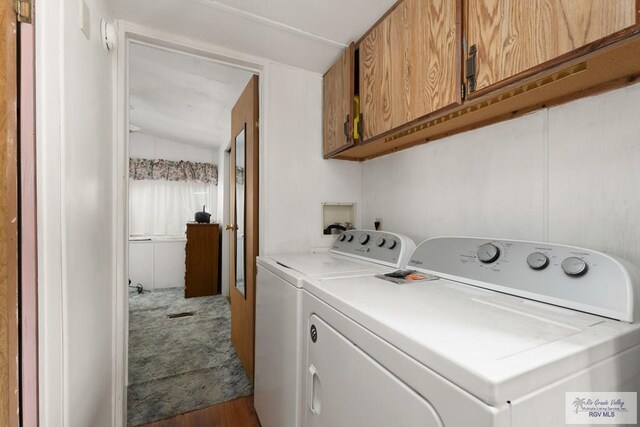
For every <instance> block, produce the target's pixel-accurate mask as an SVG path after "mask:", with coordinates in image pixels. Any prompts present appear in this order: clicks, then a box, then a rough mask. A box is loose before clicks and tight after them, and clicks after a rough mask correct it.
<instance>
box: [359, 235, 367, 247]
mask: <svg viewBox="0 0 640 427" xmlns="http://www.w3.org/2000/svg"><path fill="white" fill-rule="evenodd" d="M368 242H369V235H368V234H367V233H364V234H363V235H361V236H360V244H361V245H366V244H367V243H368Z"/></svg>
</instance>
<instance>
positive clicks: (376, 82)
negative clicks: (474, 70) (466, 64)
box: [359, 0, 461, 141]
mask: <svg viewBox="0 0 640 427" xmlns="http://www.w3.org/2000/svg"><path fill="white" fill-rule="evenodd" d="M460 13H461V6H460V4H459V1H455V0H403V1H402V2H400V3H398V4H397V6H396V7H395V8H394V9H393V10H392V11H391V12H390V13H389V14H388V15H387V16H386V17H385V18H384V19H382V20H381V21H380V22H379V23H378V24H377V25H376V26H375V27H374V28H373V29H372V30H371V31H370V32H369V34H367V35H366V36H365V38H364V39H363V40H362V42H361V43H360V45H359V54H360V73H359V74H360V110H361V112H362V116H363V117H362V127H363V140H364V141H366V140H368V139H371V138H374V137H376V136H379V135H381V134H384V133H386V132H388V131H390V130H392V129H394V128H397V127H399V126H402V125H405V124H407V123H410V122H412V121H414V120H416V119H419V118H421V117H423V116H426V115H427V114H430V113H433V112H436V111H438V110H441V109H443V108H447V107H450V106H453V105H458V104H460V102H461V93H460V84H461V81H460V80H461V77H460V60H461V59H460V58H461V52H460V46H461V44H460V40H461V26H460Z"/></svg>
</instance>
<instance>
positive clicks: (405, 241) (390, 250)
mask: <svg viewBox="0 0 640 427" xmlns="http://www.w3.org/2000/svg"><path fill="white" fill-rule="evenodd" d="M414 249H415V244H414V243H413V241H412V240H411V239H409V238H408V237H406V236H402V235H400V234H395V233H389V232H386V231H374V230H348V231H345V232H344V233H342V234H340V235H339V236H337V237H336V239H335V240H334V242H333V246H332V247H331V252H333V253H336V254H341V255H347V256H355V257H357V258H363V259H366V260H367V261H372V262H377V263H380V264H384V265H388V266H391V267H397V268H402V267H404V266H405V265H406V263H407V261H408V258H409V255H410V254H411V253H412V252H413V250H414Z"/></svg>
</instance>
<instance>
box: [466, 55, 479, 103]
mask: <svg viewBox="0 0 640 427" xmlns="http://www.w3.org/2000/svg"><path fill="white" fill-rule="evenodd" d="M477 53H478V48H477V46H476V45H475V44H472V45H471V47H469V56H468V57H467V60H466V64H465V65H466V69H467V72H466V77H467V82H468V83H469V92H473V91H475V90H476V54H477Z"/></svg>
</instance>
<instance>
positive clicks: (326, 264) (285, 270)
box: [258, 252, 391, 287]
mask: <svg viewBox="0 0 640 427" xmlns="http://www.w3.org/2000/svg"><path fill="white" fill-rule="evenodd" d="M258 263H259V264H260V265H262V266H263V267H266V268H268V269H269V270H270V271H271V272H273V273H275V274H277V275H278V276H280V277H282V278H283V279H285V280H286V281H287V282H289V283H291V284H293V285H295V286H297V287H302V280H303V278H304V277H307V276H310V277H321V276H322V277H324V276H327V277H335V276H338V277H342V276H347V275H354V274H372V273H377V272H380V271H390V270H391V268H389V267H387V266H383V265H379V264H374V263H372V262H367V261H362V260H359V259H354V258H348V257H344V256H341V255H337V254H332V253H329V252H321V253H306V254H292V255H272V256H265V257H260V258H258Z"/></svg>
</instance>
